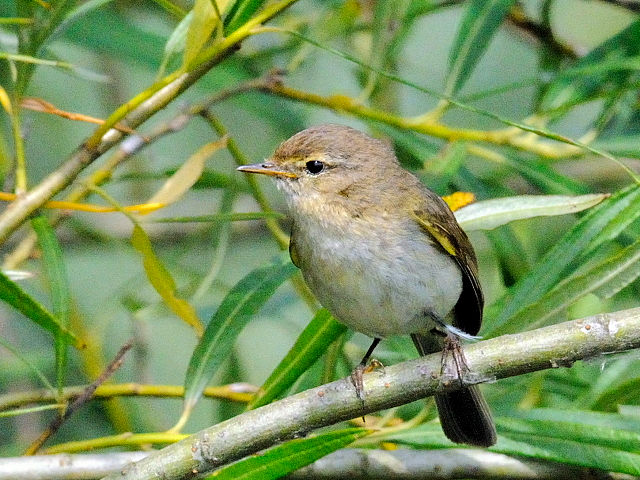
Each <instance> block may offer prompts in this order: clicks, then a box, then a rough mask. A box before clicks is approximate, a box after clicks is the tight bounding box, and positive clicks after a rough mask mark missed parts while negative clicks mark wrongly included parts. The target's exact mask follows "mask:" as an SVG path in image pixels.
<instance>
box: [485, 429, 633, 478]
mask: <svg viewBox="0 0 640 480" xmlns="http://www.w3.org/2000/svg"><path fill="white" fill-rule="evenodd" d="M489 450H491V451H492V452H498V453H505V454H507V455H519V456H524V457H530V458H535V459H539V460H547V461H554V462H561V463H566V464H569V465H575V466H579V467H586V468H597V469H600V470H604V471H607V472H619V473H628V474H630V475H640V455H639V454H637V453H631V452H626V451H623V450H620V449H617V448H610V447H602V446H599V445H592V444H589V443H581V442H576V441H572V440H567V439H564V438H553V437H544V436H536V435H530V434H519V433H508V434H507V433H505V434H503V435H500V436H499V438H498V443H497V444H496V445H495V446H493V447H491V448H489Z"/></svg>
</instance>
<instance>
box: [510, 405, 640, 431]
mask: <svg viewBox="0 0 640 480" xmlns="http://www.w3.org/2000/svg"><path fill="white" fill-rule="evenodd" d="M511 416H518V417H519V418H527V419H532V420H548V421H555V422H571V423H582V424H584V425H593V426H599V427H606V428H614V429H616V430H628V431H632V432H635V433H640V419H637V418H632V417H629V416H625V415H621V414H618V413H603V412H592V411H588V410H577V409H576V410H569V409H560V408H534V409H532V410H526V411H524V410H517V411H515V412H512V414H511Z"/></svg>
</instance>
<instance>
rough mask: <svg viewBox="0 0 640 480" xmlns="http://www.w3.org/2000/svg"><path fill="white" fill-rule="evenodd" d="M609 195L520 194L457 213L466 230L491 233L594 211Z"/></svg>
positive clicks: (465, 208)
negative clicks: (528, 220)
mask: <svg viewBox="0 0 640 480" xmlns="http://www.w3.org/2000/svg"><path fill="white" fill-rule="evenodd" d="M608 196H609V195H607V194H590V195H580V196H575V197H573V196H566V195H520V196H517V197H508V198H495V199H492V200H484V201H482V202H477V203H472V204H471V205H467V206H466V207H463V208H461V209H460V210H457V211H456V212H455V215H456V219H457V220H458V223H459V224H460V226H461V227H462V228H463V229H464V230H467V231H472V230H492V229H494V228H496V227H499V226H500V225H504V224H506V223H509V222H513V221H515V220H522V219H525V218H533V217H548V216H553V215H566V214H569V213H576V212H580V211H582V210H586V209H587V208H591V207H593V206H595V205H597V204H599V203H600V202H602V201H603V200H604V199H605V198H607V197H608Z"/></svg>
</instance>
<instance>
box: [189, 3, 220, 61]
mask: <svg viewBox="0 0 640 480" xmlns="http://www.w3.org/2000/svg"><path fill="white" fill-rule="evenodd" d="M213 1H216V0H213ZM211 2H212V0H195V3H194V5H193V10H192V12H193V16H192V18H191V23H190V24H189V29H188V30H187V38H186V41H185V48H184V59H183V68H184V69H185V70H189V68H191V64H192V62H193V61H194V60H195V58H196V57H197V56H198V53H200V51H201V50H202V47H204V45H205V44H206V43H207V40H209V37H211V34H212V33H213V31H214V30H215V28H216V27H217V26H218V25H219V24H220V18H219V17H218V13H217V12H216V11H215V9H214V8H213V5H212V3H211Z"/></svg>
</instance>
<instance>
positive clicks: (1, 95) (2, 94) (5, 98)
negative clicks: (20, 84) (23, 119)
mask: <svg viewBox="0 0 640 480" xmlns="http://www.w3.org/2000/svg"><path fill="white" fill-rule="evenodd" d="M0 105H2V108H4V109H5V111H6V112H7V113H8V114H9V115H11V114H12V113H13V110H12V109H11V100H10V99H9V95H8V94H7V91H6V90H5V89H4V88H2V85H0Z"/></svg>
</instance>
